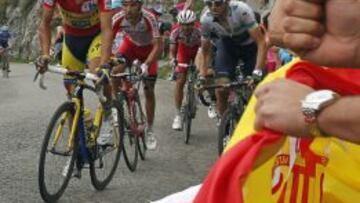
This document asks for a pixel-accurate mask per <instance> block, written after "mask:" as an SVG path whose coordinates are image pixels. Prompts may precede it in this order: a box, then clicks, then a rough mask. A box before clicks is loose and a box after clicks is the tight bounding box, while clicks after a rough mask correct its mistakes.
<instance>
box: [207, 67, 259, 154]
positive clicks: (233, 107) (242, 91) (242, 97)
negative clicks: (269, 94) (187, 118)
mask: <svg viewBox="0 0 360 203" xmlns="http://www.w3.org/2000/svg"><path fill="white" fill-rule="evenodd" d="M242 69H243V63H239V65H238V66H237V67H236V71H235V79H234V80H233V81H232V82H229V83H225V84H212V85H204V86H203V87H202V88H203V89H204V90H208V91H212V90H215V89H217V88H223V89H226V90H228V92H229V96H228V101H227V109H226V110H225V112H224V113H223V115H222V116H221V117H220V124H219V126H218V153H219V155H221V154H222V152H223V150H224V149H225V147H226V145H227V144H228V143H229V141H230V139H231V136H232V134H233V132H234V130H235V128H236V125H237V123H238V121H239V120H240V117H241V115H242V114H243V112H244V109H245V108H246V105H247V104H248V102H249V100H250V97H251V95H252V92H253V90H254V89H255V85H256V84H255V83H254V80H253V79H252V78H251V77H244V75H243V73H242V72H243V71H242Z"/></svg>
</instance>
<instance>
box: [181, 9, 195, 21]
mask: <svg viewBox="0 0 360 203" xmlns="http://www.w3.org/2000/svg"><path fill="white" fill-rule="evenodd" d="M177 20H178V22H179V23H181V24H190V23H193V22H195V20H196V15H195V13H194V11H191V10H182V11H181V12H180V13H179V14H178V16H177Z"/></svg>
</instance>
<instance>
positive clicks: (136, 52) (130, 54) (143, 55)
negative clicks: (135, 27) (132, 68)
mask: <svg viewBox="0 0 360 203" xmlns="http://www.w3.org/2000/svg"><path fill="white" fill-rule="evenodd" d="M153 47H154V46H153V45H152V44H151V45H146V46H137V45H135V44H134V43H133V42H131V41H130V40H129V39H128V38H127V37H124V39H123V41H122V42H121V44H120V46H119V49H118V53H119V54H121V55H122V56H124V57H125V58H126V60H128V62H129V63H132V61H134V60H135V59H138V60H140V61H141V62H142V63H144V62H145V60H146V59H147V57H148V56H149V54H150V53H151V51H152V49H153ZM157 69H158V65H157V61H155V62H153V63H152V64H151V65H150V66H149V69H148V76H149V77H150V78H156V77H157ZM150 78H149V79H150Z"/></svg>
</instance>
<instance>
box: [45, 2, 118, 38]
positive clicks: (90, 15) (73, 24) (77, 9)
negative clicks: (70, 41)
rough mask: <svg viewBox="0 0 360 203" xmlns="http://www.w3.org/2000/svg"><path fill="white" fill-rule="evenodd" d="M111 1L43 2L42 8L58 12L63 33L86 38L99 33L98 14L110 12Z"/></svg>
mask: <svg viewBox="0 0 360 203" xmlns="http://www.w3.org/2000/svg"><path fill="white" fill-rule="evenodd" d="M111 2H112V0H84V1H83V2H82V3H79V4H77V3H76V1H75V0H44V3H43V6H44V8H48V9H49V8H50V9H53V8H54V7H55V6H56V5H58V8H59V10H60V13H61V16H62V20H63V25H64V29H65V33H66V34H69V35H74V36H88V35H93V34H96V33H98V32H100V12H108V11H112V8H111Z"/></svg>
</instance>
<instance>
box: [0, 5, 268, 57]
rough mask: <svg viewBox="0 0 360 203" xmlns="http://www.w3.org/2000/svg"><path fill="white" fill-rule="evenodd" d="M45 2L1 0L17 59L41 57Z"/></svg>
mask: <svg viewBox="0 0 360 203" xmlns="http://www.w3.org/2000/svg"><path fill="white" fill-rule="evenodd" d="M43 1H44V0H0V25H3V24H7V25H8V26H9V27H10V30H11V32H12V33H13V35H14V36H13V38H12V39H11V40H10V46H11V48H12V53H13V55H14V56H15V57H17V58H21V59H27V60H32V59H34V58H35V57H36V56H38V55H39V50H40V49H39V42H38V36H37V27H38V25H39V23H40V18H41V3H42V2H43ZM165 1H166V0H165ZM196 1H202V0H196ZM244 1H245V2H247V3H248V4H249V5H251V6H252V7H253V8H254V10H257V11H262V10H266V9H267V8H268V5H269V4H271V3H272V2H273V0H244Z"/></svg>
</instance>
